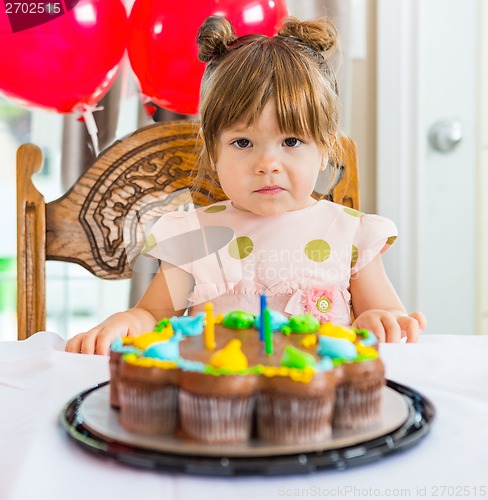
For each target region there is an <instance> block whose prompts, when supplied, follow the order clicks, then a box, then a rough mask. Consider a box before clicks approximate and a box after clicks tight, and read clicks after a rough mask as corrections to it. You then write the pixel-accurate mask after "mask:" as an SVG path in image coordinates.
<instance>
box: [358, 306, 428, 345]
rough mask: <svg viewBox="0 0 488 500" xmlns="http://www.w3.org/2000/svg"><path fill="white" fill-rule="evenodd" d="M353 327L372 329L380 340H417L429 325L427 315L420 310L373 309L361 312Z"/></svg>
mask: <svg viewBox="0 0 488 500" xmlns="http://www.w3.org/2000/svg"><path fill="white" fill-rule="evenodd" d="M352 326H353V328H359V329H363V328H364V329H366V330H370V331H372V332H373V333H374V334H375V335H376V336H377V337H378V340H379V341H380V342H400V341H401V340H402V339H403V338H406V340H407V342H417V340H418V338H419V336H420V334H421V333H422V332H423V331H424V330H425V327H426V326H427V320H426V319H425V316H424V315H423V314H422V313H421V312H419V311H416V312H413V313H412V314H408V315H407V313H406V312H404V311H396V310H393V311H385V310H382V309H371V310H369V311H365V312H363V313H362V314H360V315H359V316H358V317H357V318H356V321H354V323H353V325H352Z"/></svg>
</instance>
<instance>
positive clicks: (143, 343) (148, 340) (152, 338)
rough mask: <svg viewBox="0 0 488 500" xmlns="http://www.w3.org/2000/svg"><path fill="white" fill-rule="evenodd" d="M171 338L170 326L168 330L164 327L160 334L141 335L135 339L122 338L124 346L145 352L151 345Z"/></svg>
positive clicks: (171, 330) (171, 329)
mask: <svg viewBox="0 0 488 500" xmlns="http://www.w3.org/2000/svg"><path fill="white" fill-rule="evenodd" d="M172 336H173V328H172V327H171V324H170V325H169V328H168V327H166V328H165V329H164V330H163V331H162V332H148V333H143V334H142V335H139V336H137V337H122V343H123V344H124V345H132V346H134V347H136V348H137V349H140V350H141V351H144V350H146V349H147V348H148V347H149V346H150V345H151V344H154V343H155V342H164V341H165V340H168V339H170V338H171V337H172Z"/></svg>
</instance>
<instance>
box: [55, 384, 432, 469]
mask: <svg viewBox="0 0 488 500" xmlns="http://www.w3.org/2000/svg"><path fill="white" fill-rule="evenodd" d="M108 384H109V382H104V383H101V384H99V385H96V386H94V387H91V388H89V389H86V390H85V391H83V392H81V393H79V394H77V395H76V396H75V397H73V398H72V399H71V400H70V401H68V403H67V404H66V405H65V407H64V408H63V410H62V412H61V415H60V421H61V425H62V426H63V428H64V429H65V430H66V432H67V434H68V436H69V437H70V438H71V439H72V440H73V441H74V442H75V443H76V444H77V445H79V446H81V447H82V448H84V449H85V450H87V451H89V452H91V453H93V454H95V455H97V456H99V457H104V458H107V459H113V460H116V461H117V462H120V463H123V464H127V465H130V466H135V467H142V468H147V469H155V470H161V471H165V472H174V473H185V474H194V475H205V476H246V475H247V476H249V475H261V476H263V475H264V476H275V475H288V474H304V473H312V472H317V471H322V470H330V469H336V470H337V469H346V468H349V467H353V466H358V465H362V464H365V463H370V462H374V461H376V460H380V459H382V458H385V457H387V456H389V455H391V454H394V453H397V452H399V451H403V450H406V449H408V448H410V447H412V446H414V445H415V444H417V443H418V442H419V441H421V440H422V439H423V438H424V437H425V436H426V435H427V434H428V433H429V431H430V428H431V425H432V422H433V420H434V417H435V408H434V406H433V404H432V403H431V402H430V401H429V400H428V399H427V398H426V397H425V396H423V395H421V394H420V393H418V392H417V391H415V390H413V389H411V388H409V387H407V386H405V385H402V384H399V383H396V382H393V381H391V380H387V384H386V385H387V387H386V388H385V391H386V394H385V396H387V397H385V398H383V399H384V400H385V404H384V406H385V408H384V409H383V410H382V411H383V412H384V415H383V417H382V419H383V422H382V424H381V425H379V426H376V427H374V428H371V429H367V430H363V431H360V432H351V431H349V432H345V431H334V432H333V436H332V438H331V439H328V440H326V441H324V442H323V443H310V444H308V445H300V446H298V445H295V446H285V445H283V446H282V445H266V444H261V443H256V442H253V441H251V442H250V443H246V444H244V445H235V444H234V445H228V446H225V445H221V446H214V445H213V446H209V445H202V444H199V443H192V442H187V441H185V440H181V439H178V438H174V437H161V438H154V437H151V438H145V437H141V436H137V435H134V434H130V433H127V432H125V431H124V430H123V429H121V428H119V427H118V419H117V411H116V410H114V409H113V408H111V407H110V404H109V395H108V394H109V391H108V389H109V386H108Z"/></svg>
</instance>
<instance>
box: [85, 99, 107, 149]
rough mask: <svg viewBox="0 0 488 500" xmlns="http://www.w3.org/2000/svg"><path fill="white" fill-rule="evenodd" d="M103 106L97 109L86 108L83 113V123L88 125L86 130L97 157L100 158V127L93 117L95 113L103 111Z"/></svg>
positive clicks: (93, 107)
mask: <svg viewBox="0 0 488 500" xmlns="http://www.w3.org/2000/svg"><path fill="white" fill-rule="evenodd" d="M102 109H103V106H99V107H95V106H85V108H84V109H83V111H81V116H82V117H83V121H84V122H85V125H86V130H87V131H88V135H89V136H90V138H91V141H92V146H93V152H94V153H95V156H98V155H99V153H100V146H99V143H98V127H97V122H96V121H95V118H94V116H93V112H94V111H101V110H102Z"/></svg>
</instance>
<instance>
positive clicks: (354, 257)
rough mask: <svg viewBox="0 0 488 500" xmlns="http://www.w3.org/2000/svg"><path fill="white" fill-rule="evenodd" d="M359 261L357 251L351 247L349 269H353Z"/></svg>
mask: <svg viewBox="0 0 488 500" xmlns="http://www.w3.org/2000/svg"><path fill="white" fill-rule="evenodd" d="M358 259H359V251H358V249H357V248H356V247H355V246H354V245H353V246H352V253H351V267H354V266H355V265H356V263H357V261H358Z"/></svg>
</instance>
